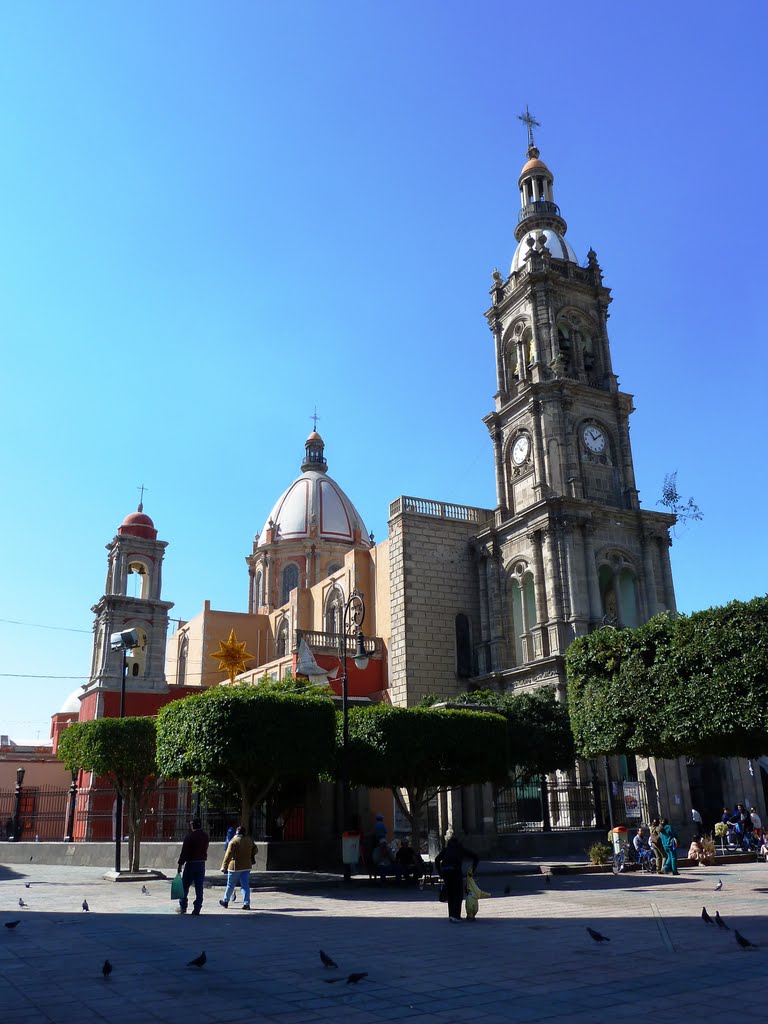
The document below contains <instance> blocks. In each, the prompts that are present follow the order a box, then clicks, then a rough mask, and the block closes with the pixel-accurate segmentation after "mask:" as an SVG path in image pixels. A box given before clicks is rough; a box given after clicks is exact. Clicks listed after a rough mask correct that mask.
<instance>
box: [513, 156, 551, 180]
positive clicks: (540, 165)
mask: <svg viewBox="0 0 768 1024" xmlns="http://www.w3.org/2000/svg"><path fill="white" fill-rule="evenodd" d="M530 171H540V172H541V173H542V174H548V175H549V176H550V178H551V177H553V174H552V171H550V169H549V168H548V167H547V165H546V164H545V163H544V161H543V160H536V159H534V160H529V161H528V163H527V164H526V165H525V167H523V169H522V171H520V177H521V178H522V177H523V175H524V174H528V173H529V172H530Z"/></svg>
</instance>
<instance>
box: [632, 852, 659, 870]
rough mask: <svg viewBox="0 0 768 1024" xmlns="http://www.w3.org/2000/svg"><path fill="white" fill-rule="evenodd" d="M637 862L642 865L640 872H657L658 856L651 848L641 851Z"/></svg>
mask: <svg viewBox="0 0 768 1024" xmlns="http://www.w3.org/2000/svg"><path fill="white" fill-rule="evenodd" d="M637 862H638V864H639V865H640V870H641V871H642V872H644V873H645V872H647V873H648V874H653V872H654V871H655V870H656V855H655V854H654V852H653V850H652V849H651V848H650V847H649V846H647V847H645V848H644V849H642V850H640V852H639V854H638V855H637Z"/></svg>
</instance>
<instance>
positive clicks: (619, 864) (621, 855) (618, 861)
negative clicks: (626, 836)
mask: <svg viewBox="0 0 768 1024" xmlns="http://www.w3.org/2000/svg"><path fill="white" fill-rule="evenodd" d="M629 850H630V847H629V843H624V844H623V845H622V847H621V849H620V850H619V852H618V853H614V855H613V861H612V862H611V871H613V873H614V875H618V874H620V873H621V872H622V871H623V870H624V865H625V863H626V861H627V860H628V859H630V858H629Z"/></svg>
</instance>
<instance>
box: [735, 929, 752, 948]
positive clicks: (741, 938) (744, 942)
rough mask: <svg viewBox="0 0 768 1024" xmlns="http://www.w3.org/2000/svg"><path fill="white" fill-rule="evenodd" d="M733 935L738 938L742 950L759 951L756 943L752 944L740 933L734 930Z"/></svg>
mask: <svg viewBox="0 0 768 1024" xmlns="http://www.w3.org/2000/svg"><path fill="white" fill-rule="evenodd" d="M733 934H734V935H735V936H736V941H737V942H738V944H739V945H740V946H741V948H742V949H757V945H756V944H755V943H754V942H750V941H749V939H745V938H744V936H743V935H742V934H741V933H740V932H737V931H736V930H735V929H734V932H733Z"/></svg>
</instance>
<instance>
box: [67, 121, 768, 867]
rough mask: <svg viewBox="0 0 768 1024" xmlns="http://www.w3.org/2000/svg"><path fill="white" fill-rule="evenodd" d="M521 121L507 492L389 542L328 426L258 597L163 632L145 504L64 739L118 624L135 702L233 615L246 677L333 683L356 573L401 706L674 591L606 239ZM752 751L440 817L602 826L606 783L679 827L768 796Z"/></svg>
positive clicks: (163, 691)
mask: <svg viewBox="0 0 768 1024" xmlns="http://www.w3.org/2000/svg"><path fill="white" fill-rule="evenodd" d="M523 120H524V121H525V122H526V124H527V128H528V149H527V153H526V161H525V163H524V165H523V167H522V170H521V172H520V176H519V179H518V187H519V194H520V209H519V213H518V219H517V226H516V228H515V231H514V236H515V248H514V251H513V254H512V258H511V265H510V269H509V273H508V274H507V275H506V276H503V275H502V274H501V273H499V272H498V271H494V273H493V277H492V284H491V289H490V304H489V306H488V309H487V310H486V311H485V318H486V320H487V322H488V327H489V329H490V343H491V344H492V345H493V350H494V353H495V364H496V379H495V381H489V389H491V390H492V393H493V408H492V410H491V411H490V412H488V414H487V415H486V416H485V417H484V422H485V424H486V425H487V427H488V432H489V435H490V448H491V450H492V461H491V460H490V459H489V470H490V467H491V466H492V467H493V472H494V475H495V485H496V486H495V489H496V505H495V507H494V508H481V507H471V506H464V505H456V504H451V503H448V502H444V501H441V500H437V499H431V498H423V497H416V496H400V497H396V498H395V499H394V500H393V501H392V502H391V504H390V507H389V532H388V536H387V538H386V539H384V540H382V541H379V542H378V543H376V542H375V540H374V537H373V535H372V534H369V533H368V531H367V529H366V526H365V523H364V520H363V518H362V516H361V514H360V512H359V511H358V510H357V508H356V507H355V505H354V503H353V500H352V499H353V497H354V495H352V496H351V497H350V496H349V495H348V494H347V492H346V491H345V490H344V488H343V487H342V485H341V484H339V483H338V482H337V481H336V480H335V479H334V478H333V476H332V475H331V470H332V466H333V460H332V444H329V446H328V450H326V442H325V440H324V439H323V438H322V437H321V436H320V435H319V433H317V431H316V430H314V431H313V432H312V433H311V434H310V436H309V437H308V438H307V439H306V442H305V444H304V452H303V455H301V453H300V449H299V448H298V443H297V468H298V473H297V475H296V476H295V478H294V479H293V480H292V482H291V483H289V485H288V486H287V488H286V489H285V490H284V491H283V493H282V494H281V495H280V497H279V498H278V499H277V500H276V501H275V502H274V504H273V505H272V507H271V510H270V511H269V512H268V513H267V514H266V517H265V520H264V525H263V527H262V529H261V531H260V532H259V533H257V534H256V535H255V537H254V539H253V543H252V549H251V551H249V552H248V553H247V554H245V564H246V567H247V580H246V573H244V575H243V581H244V588H243V589H244V598H245V597H246V595H247V605H246V610H245V611H227V610H219V609H213V608H211V606H210V602H209V601H204V603H203V605H202V609H201V611H200V612H199V613H198V614H197V615H196V616H195V617H194V618H192V619H190V620H189V621H187V622H182V623H181V624H180V625H179V627H178V629H176V631H175V632H173V633H172V634H171V635H170V636H168V624H169V618H168V612H169V610H170V609H171V607H172V604H171V602H170V601H169V600H166V598H165V595H164V594H163V587H162V564H163V556H164V552H165V548H166V541H163V540H159V539H158V531H157V529H156V527H155V524H154V523H153V521H152V520H151V518H150V517H149V516H148V515H147V514H146V513H145V512H144V510H143V507H142V506H141V505H140V506H139V509H138V511H137V512H133V513H131V514H130V515H128V516H127V517H126V519H125V520H124V522H123V523H122V524H121V525H120V526H119V527H118V529H117V534H116V536H115V537H114V539H113V540H112V541H111V542H110V543H109V544H108V546H107V552H108V556H107V577H106V585H105V591H104V594H103V596H102V597H101V598H100V599H99V601H98V602H97V604H96V605H95V606H94V608H93V611H94V614H95V624H94V646H93V660H92V665H91V672H90V678H89V681H88V683H87V684H86V685H85V686H84V687H83V688H82V691H79V692H78V694H77V699H76V700H75V702H74V706H73V702H72V701H69V702H68V704H67V705H65V709H62V711H61V712H60V713H59V714H57V715H54V722H53V734H54V744H55V742H56V740H57V737H58V734H59V733H60V731H61V729H62V728H64V727H65V726H66V724H68V722H69V721H71V720H72V719H73V718H74V717H78V711H77V710H75V709H76V708H77V705H79V718H80V720H86V719H92V718H96V717H100V716H104V715H108V716H113V715H117V714H118V713H119V693H120V675H121V666H122V654H121V652H119V651H113V650H111V647H110V636H111V634H113V633H115V632H118V631H121V630H125V629H136V630H138V631H139V636H140V640H141V642H140V645H139V646H138V647H136V648H135V649H134V650H133V651H132V653H131V655H130V656H129V657H128V659H127V682H126V689H127V695H126V709H125V713H126V714H128V715H136V714H140V715H143V714H147V715H149V714H154V713H155V712H156V711H157V710H158V708H159V707H161V706H162V705H163V704H165V703H167V702H168V701H170V700H174V699H177V698H178V697H181V696H184V695H186V694H189V693H193V692H197V691H199V689H200V688H201V687H208V686H213V685H219V684H222V683H226V684H229V681H228V680H227V679H226V675H225V673H224V672H222V671H220V670H219V669H218V668H217V667H216V659H215V652H216V650H217V649H218V648H220V646H221V645H222V644H224V643H226V642H227V640H228V638H229V637H230V634H231V632H232V631H234V634H235V636H236V638H237V640H238V641H239V642H242V643H245V645H246V648H247V652H248V654H249V655H250V659H249V661H248V663H247V667H246V669H245V671H243V672H241V673H240V674H239V675H238V676H237V678H236V679H235V680H234V683H235V684H236V685H252V684H253V683H255V682H256V681H257V680H258V679H259V678H260V677H262V676H263V675H264V674H265V673H266V674H268V675H270V676H272V677H273V678H283V677H284V676H285V675H286V673H288V672H291V673H296V672H297V671H298V672H300V673H307V674H309V675H310V676H312V675H313V673H314V675H315V677H317V678H320V677H322V678H323V679H327V680H328V684H329V686H330V687H331V688H332V689H333V690H334V692H335V693H337V694H338V693H339V692H340V686H341V683H340V678H341V672H340V659H339V640H340V634H342V633H343V634H344V635H345V636H348V637H349V643H353V642H354V640H353V637H352V632H353V631H352V630H351V628H350V627H351V625H352V620H351V619H350V614H349V613H350V597H351V595H352V594H353V593H354V592H358V593H359V594H361V595H362V598H363V601H364V608H365V611H364V616H365V617H364V619H363V620H362V623H361V627H362V630H363V633H364V637H365V639H364V644H365V649H366V654H367V655H368V660H367V665H366V667H365V668H364V669H359V668H358V667H357V666H356V665H355V663H354V661H353V660H352V659H351V658H350V659H349V663H348V685H349V694H350V697H351V698H353V699H355V700H360V701H368V700H370V701H387V702H390V703H392V704H395V705H412V704H415V703H417V702H418V701H419V700H420V699H421V698H422V697H424V696H425V695H427V694H437V695H439V696H440V697H441V698H443V699H445V700H450V699H451V698H452V697H455V696H456V695H457V694H459V693H462V692H465V691H467V690H471V689H478V688H479V689H486V688H492V689H495V690H500V691H503V692H518V691H524V690H529V689H532V688H536V687H541V686H549V687H553V688H554V689H555V690H556V693H557V695H558V699H561V700H564V699H565V671H564V654H565V651H566V649H567V647H568V645H569V644H570V643H571V641H572V640H573V639H574V637H577V636H579V635H582V634H584V633H588V632H590V631H592V630H594V629H597V628H600V627H605V626H609V627H614V628H621V627H623V626H630V627H631V626H637V625H639V624H641V623H642V622H644V621H646V620H647V619H649V618H650V617H651V616H653V615H655V614H657V613H659V612H663V611H670V612H674V611H675V593H674V585H673V579H672V572H671V567H670V558H669V548H670V543H671V540H670V528H671V527H672V525H673V524H674V521H675V520H674V516H671V515H668V514H665V513H660V512H656V511H649V510H646V509H643V508H641V507H640V502H639V500H638V491H637V488H636V486H635V474H634V466H633V458H632V446H631V441H630V429H629V419H630V415H631V414H632V412H633V410H634V403H633V396H632V395H631V394H628V393H626V392H624V391H622V390H620V388H619V385H618V379H617V376H616V374H615V373H614V368H613V364H612V359H611V346H610V340H609V336H608V319H609V305H610V302H611V301H612V300H611V294H610V290H609V289H608V287H606V285H605V284H604V281H603V271H602V268H601V267H600V264H599V262H598V258H597V255H596V253H595V252H594V250H592V249H590V251H589V252H588V253H587V254H586V259H584V260H582V261H581V262H580V261H579V258H578V257H577V255H576V252H575V250H574V248H573V247H572V246H571V243H570V242H569V241H568V240H567V224H566V221H565V218H564V216H563V214H562V212H561V210H560V208H559V206H558V205H557V203H556V201H555V190H554V175H553V174H552V171H551V170H550V169H549V167H548V166H547V164H546V163H544V161H542V160H541V158H540V152H539V150H538V148H537V147H536V145H535V144H534V137H533V127H534V125H535V124H536V122H534V121H533V119H532V118H530V117H527V118H523ZM298 440H299V439H297V442H298ZM287 476H288V474H286V477H287ZM244 604H245V601H244ZM359 617H360V616H359V613H358V619H359ZM750 767H751V766H750V765H749V763H748V762H744V761H738V760H732V761H728V762H720V761H718V762H716V763H713V764H698V763H686V761H685V760H684V759H680V760H678V761H664V762H662V761H654V760H653V759H651V760H643V759H639V758H638V759H635V758H624V757H619V758H612V759H611V760H610V763H609V762H608V760H607V759H604V763H600V764H598V763H597V762H589V763H587V762H580V763H578V764H577V765H575V766H574V768H573V770H572V771H570V772H563V773H560V772H558V773H556V775H555V776H553V777H552V778H549V779H547V780H542V785H541V787H540V788H539V787H533V790H532V789H531V787H527V789H526V787H517V788H515V787H512V788H511V791H510V792H507V793H504V792H502V793H501V794H499V793H496V794H493V793H492V792H491V787H477V792H473V793H463V794H457V795H452V796H451V798H450V799H448V798H446V799H445V800H444V801H443V803H442V805H441V807H440V808H439V814H440V816H441V820H440V825H439V827H440V828H441V829H442V828H443V827H444V826H447V825H451V826H453V827H454V829H456V830H457V831H460V832H462V833H466V834H468V835H469V836H471V837H472V841H473V842H476V841H477V842H479V843H481V844H482V843H484V844H485V846H486V848H489V847H490V845H493V844H494V843H497V842H498V841H499V840H501V839H502V838H503V837H504V836H505V835H506V834H512V833H515V832H517V831H519V830H521V829H522V830H526V829H529V830H530V829H533V830H539V831H541V830H542V829H543V830H545V831H546V830H549V829H553V830H556V829H558V828H561V829H574V828H590V827H596V826H600V827H602V826H603V825H604V824H605V823H606V821H607V815H606V806H605V804H606V798H610V800H611V801H613V802H614V807H616V806H618V807H619V808H620V811H619V814H620V817H623V816H624V815H623V812H624V811H626V813H627V816H629V817H636V818H638V819H640V818H641V817H642V820H647V819H648V817H649V816H652V815H653V814H655V813H657V812H660V813H661V814H663V815H664V816H666V817H668V818H669V819H670V820H671V821H672V822H673V824H675V825H677V826H678V827H679V826H685V825H687V824H688V823H689V822H690V818H691V808H692V807H697V808H698V809H699V810H701V811H702V812H703V813H704V812H707V811H709V812H710V813H712V812H713V811H714V810H716V809H717V805H718V803H719V804H720V805H722V801H723V799H724V796H727V795H728V794H731V795H732V794H734V793H738V794H739V795H740V796H743V797H744V798H746V799H751V800H752V802H753V803H754V804H755V806H757V807H758V808H759V809H760V811H761V813H763V812H764V799H763V793H762V787H759V786H758V785H757V780H756V779H755V778H754V777H753V776H752V775H751V773H750ZM601 787H603V788H602V791H601ZM600 792H602V796H600ZM378 798H380V800H379V803H377V804H376V810H382V811H384V812H385V813H386V816H387V817H388V818H390V819H391V818H392V817H393V815H394V810H393V807H392V802H391V797H389V798H388V799H389V801H390V802H389V805H388V806H386V805H385V804H382V802H381V801H382V800H385V799H386V798H385V797H384V796H382V795H381V794H379V795H378V796H376V795H374V800H375V799H378ZM359 810H360V811H361V813H366V812H368V811H370V806H366V807H365V808H363V807H362V806H361V807H359ZM337 825H338V823H333V822H329V824H328V828H329V829H333V828H335V827H337Z"/></svg>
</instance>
